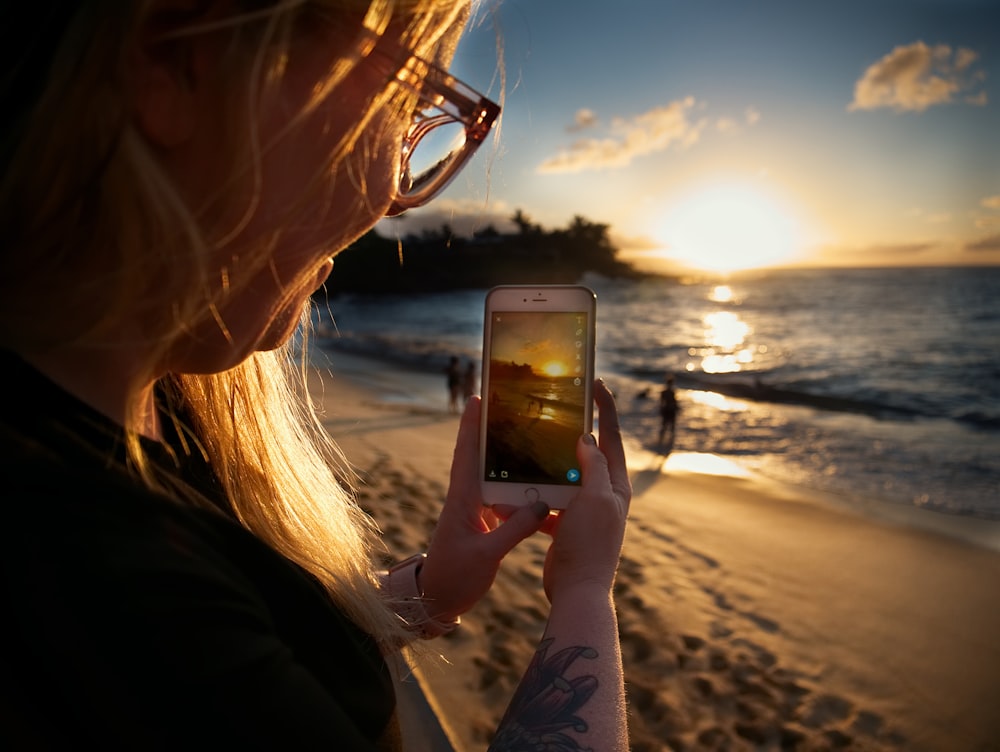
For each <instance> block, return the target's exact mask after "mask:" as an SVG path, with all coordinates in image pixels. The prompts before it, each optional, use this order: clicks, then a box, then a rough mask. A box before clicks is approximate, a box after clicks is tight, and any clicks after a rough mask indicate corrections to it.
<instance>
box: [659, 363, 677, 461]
mask: <svg viewBox="0 0 1000 752" xmlns="http://www.w3.org/2000/svg"><path fill="white" fill-rule="evenodd" d="M658 410H659V413H660V432H659V434H658V436H657V440H656V445H657V446H658V447H660V449H661V451H662V452H663V453H664V454H670V452H672V451H673V449H674V437H675V435H676V432H677V412H678V410H679V405H678V404H677V393H676V392H675V391H674V377H673V375H672V374H668V375H667V377H666V380H665V381H664V384H663V389H661V390H660V400H659V403H658Z"/></svg>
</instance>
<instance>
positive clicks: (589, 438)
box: [583, 433, 597, 445]
mask: <svg viewBox="0 0 1000 752" xmlns="http://www.w3.org/2000/svg"><path fill="white" fill-rule="evenodd" d="M583 443H584V444H592V445H593V444H597V439H595V438H594V434H592V433H585V434H584V435H583Z"/></svg>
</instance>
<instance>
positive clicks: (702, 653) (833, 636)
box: [314, 354, 1000, 752]
mask: <svg viewBox="0 0 1000 752" xmlns="http://www.w3.org/2000/svg"><path fill="white" fill-rule="evenodd" d="M332 359H333V362H332V371H333V373H332V374H330V373H327V374H325V375H324V376H323V378H322V386H320V380H319V379H317V381H316V383H315V384H314V394H316V395H317V396H318V398H319V399H320V400H321V402H322V405H323V409H324V423H325V425H326V426H327V428H328V429H329V430H330V432H331V433H332V434H333V435H334V437H335V438H336V439H337V440H338V442H339V444H340V445H341V446H342V448H343V449H344V451H345V452H346V454H347V456H348V458H349V459H350V460H351V461H352V463H353V464H354V466H355V467H356V468H357V470H358V471H359V473H360V474H361V477H362V479H363V481H364V483H363V485H362V487H361V490H360V499H361V502H362V504H363V505H364V506H365V507H366V508H367V509H369V510H370V512H371V513H372V515H373V516H374V517H375V518H376V520H377V521H378V522H379V524H380V526H381V527H382V530H383V533H384V536H385V540H386V544H387V546H388V548H389V550H390V552H392V554H393V555H394V556H395V557H396V558H397V559H402V558H405V557H406V556H409V555H410V554H412V553H414V552H417V551H420V550H423V549H424V548H425V547H426V545H427V542H428V540H429V538H430V535H431V532H432V531H433V527H434V522H435V520H436V517H437V513H438V510H439V509H440V505H441V503H442V500H443V497H444V493H445V488H446V484H447V479H448V470H449V466H450V461H451V453H452V449H453V446H454V438H455V433H456V430H457V425H458V418H457V416H454V415H449V414H448V412H447V404H446V397H445V389H444V386H443V384H441V385H438V384H437V383H436V380H435V379H433V378H432V377H428V376H426V375H424V374H409V373H406V372H404V371H400V370H399V369H397V368H395V367H393V366H390V365H387V364H385V363H381V362H379V361H369V360H364V359H359V358H355V357H353V356H352V357H347V356H341V355H339V354H338V355H334V356H332ZM629 462H630V469H631V471H632V477H633V485H634V498H633V502H632V511H631V515H630V518H631V519H630V527H629V532H628V535H627V538H626V542H625V548H624V552H623V556H622V562H621V567H620V571H619V575H618V580H617V585H616V604H617V607H618V613H619V621H620V632H621V639H622V649H623V656H624V664H625V677H626V684H627V691H628V698H629V724H630V734H631V740H632V749H634V750H667V749H670V750H694V749H705V750H779V749H793V750H830V749H858V750H918V751H919V750H931V751H937V750H942V751H943V750H963V751H964V750H989V749H996V748H997V747H996V744H997V741H996V740H997V739H998V738H1000V713H998V712H997V708H1000V680H998V677H1000V597H998V593H997V586H998V583H1000V551H998V549H1000V526H998V525H997V524H995V523H986V522H981V521H975V520H960V519H959V520H955V519H947V520H940V521H941V522H947V523H949V525H948V527H951V528H956V529H958V530H959V532H968V533H970V535H968V536H966V537H967V538H974V539H978V540H979V541H980V542H982V543H984V544H986V545H978V544H975V543H971V542H969V541H968V540H962V539H960V538H959V537H957V536H953V535H947V536H946V535H940V534H935V533H933V532H929V531H928V530H926V529H925V528H927V527H935V526H936V525H935V523H936V521H937V520H936V519H935V517H934V516H931V517H929V516H927V515H933V513H924V514H922V515H921V514H917V513H918V512H922V511H923V510H912V512H911V511H910V510H906V511H901V512H898V513H893V514H891V515H887V514H883V513H881V512H879V511H878V509H876V508H875V507H872V513H871V514H859V513H856V512H853V511H847V510H846V509H844V507H843V505H842V504H840V503H838V500H836V499H831V498H827V497H824V496H822V495H821V494H819V493H817V492H814V491H811V490H808V489H803V488H797V487H788V486H783V485H779V484H777V483H773V482H769V481H767V480H764V479H761V478H759V477H755V476H751V475H749V474H746V473H744V472H743V471H742V470H741V469H740V468H738V467H737V466H735V465H733V464H731V463H729V462H727V461H726V460H724V459H723V458H719V457H714V456H711V455H696V454H683V453H682V454H674V455H671V456H670V457H669V459H667V460H666V461H665V462H664V459H663V458H662V457H659V456H657V455H655V454H652V453H649V452H647V451H644V450H642V449H640V448H638V447H636V446H632V447H631V448H630V452H629ZM993 544H996V545H993ZM545 548H546V539H545V538H544V537H542V536H536V537H534V538H532V539H529V540H528V541H525V542H524V543H523V544H522V545H521V546H520V547H519V548H518V549H517V550H515V551H514V552H513V553H512V554H511V555H510V556H509V557H508V558H507V560H505V562H504V564H503V567H502V569H501V572H500V575H499V576H498V578H497V582H496V584H495V585H494V588H493V589H492V591H491V592H490V593H489V594H488V595H487V596H486V597H485V598H484V599H483V600H482V601H481V602H480V603H479V604H478V605H477V606H476V607H475V608H474V609H473V610H472V611H471V612H469V613H468V614H467V615H466V616H465V617H464V618H463V623H462V626H461V628H460V629H458V630H457V631H456V632H455V633H453V634H452V635H449V636H447V637H445V638H441V639H439V640H436V641H434V642H433V643H430V647H432V648H433V649H434V651H436V652H437V653H440V658H437V657H435V656H433V655H432V656H428V657H425V658H423V659H422V660H421V662H420V664H419V665H418V667H417V672H418V676H419V677H420V679H421V681H422V683H423V685H424V687H425V688H426V690H427V693H428V701H429V703H430V705H431V707H433V708H434V709H435V710H436V712H437V713H438V715H439V717H440V718H441V721H442V723H443V724H444V725H445V727H446V729H447V732H448V734H449V736H450V737H451V739H452V741H453V743H454V745H455V747H456V748H457V749H459V750H462V752H471V750H482V749H485V748H486V746H487V744H488V742H489V739H490V737H491V734H492V732H493V730H494V729H495V727H496V725H497V723H498V721H499V719H500V717H501V716H502V714H503V712H504V709H505V708H506V705H507V702H508V701H509V699H510V697H511V695H512V693H513V691H514V687H515V686H516V684H517V682H518V680H519V679H520V676H521V673H522V672H523V670H524V668H525V667H526V666H527V664H528V661H529V659H530V657H531V655H532V653H533V652H534V650H535V647H536V644H537V642H538V640H539V638H540V637H541V634H542V630H543V628H544V620H545V614H546V613H547V602H546V600H545V596H544V594H543V593H542V588H541V567H542V562H543V560H544V554H545Z"/></svg>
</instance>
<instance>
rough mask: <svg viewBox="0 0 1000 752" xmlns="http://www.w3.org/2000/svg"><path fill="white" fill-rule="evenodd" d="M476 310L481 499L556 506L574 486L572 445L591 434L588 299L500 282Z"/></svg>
mask: <svg viewBox="0 0 1000 752" xmlns="http://www.w3.org/2000/svg"><path fill="white" fill-rule="evenodd" d="M485 308H486V310H485V315H484V318H483V364H482V369H481V370H480V373H481V374H482V390H481V394H482V421H481V434H480V441H479V447H480V478H481V479H482V491H483V499H484V501H485V503H486V504H487V505H490V506H523V505H525V504H531V503H533V502H534V501H537V500H540V501H544V502H545V503H546V504H548V505H549V507H550V508H552V509H565V508H566V505H567V504H568V502H569V500H570V499H571V498H572V497H573V496H574V495H575V494H576V493H577V491H578V490H579V488H580V464H579V462H578V460H577V458H576V444H577V441H578V439H579V438H580V435H581V434H582V433H584V432H589V431H591V430H592V428H593V420H594V409H593V382H594V343H595V331H596V325H595V316H596V312H597V296H596V295H595V293H594V291H593V290H590V289H589V288H587V287H583V286H579V285H536V286H532V287H522V286H513V285H502V286H500V287H494V288H493V289H492V290H490V291H489V292H488V293H487V295H486V306H485Z"/></svg>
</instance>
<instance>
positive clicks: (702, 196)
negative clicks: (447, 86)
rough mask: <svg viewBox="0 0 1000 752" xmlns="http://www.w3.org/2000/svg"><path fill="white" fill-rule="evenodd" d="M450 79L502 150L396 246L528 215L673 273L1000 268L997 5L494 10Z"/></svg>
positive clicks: (990, 0)
mask: <svg viewBox="0 0 1000 752" xmlns="http://www.w3.org/2000/svg"><path fill="white" fill-rule="evenodd" d="M498 40H499V42H498ZM498 49H499V50H500V51H499V52H498ZM499 60H502V65H501V64H500V63H498V61H499ZM451 70H452V71H453V72H454V73H455V75H457V76H458V77H459V78H461V79H462V80H464V81H465V82H466V83H468V84H470V85H471V86H473V87H474V88H477V89H479V90H481V91H483V92H484V93H487V94H489V95H490V96H491V97H493V98H495V99H498V101H502V104H503V114H502V120H501V125H500V128H499V131H498V138H497V139H496V140H491V141H489V142H488V143H487V144H484V146H483V147H482V149H481V153H479V154H477V155H476V157H475V158H474V160H473V162H472V163H471V164H470V165H469V166H468V167H467V168H466V170H465V171H464V172H463V173H462V174H461V175H460V176H459V177H458V178H457V179H456V180H455V182H454V183H453V184H452V186H450V187H449V189H448V190H447V191H446V192H445V193H444V194H442V195H441V196H440V197H438V198H437V199H435V201H434V202H433V203H431V204H430V205H429V206H428V207H425V208H423V209H419V210H414V211H412V212H410V213H409V214H407V215H405V216H404V217H403V218H400V219H394V220H384V221H383V222H382V223H381V224H380V225H379V231H380V232H381V233H382V234H385V235H389V236H397V235H405V234H406V233H408V232H414V231H419V230H420V229H422V228H426V227H428V226H430V227H435V228H438V227H440V226H441V225H442V224H444V223H447V224H448V225H449V226H451V227H453V228H454V229H455V230H456V231H457V232H459V233H462V234H467V233H470V232H471V231H472V230H474V229H482V228H484V227H486V226H489V225H493V226H494V227H496V228H497V229H500V230H502V231H508V230H511V229H512V228H513V225H512V224H511V223H510V218H511V217H512V216H513V214H514V212H515V211H517V210H520V211H522V212H523V213H524V214H525V215H527V217H528V218H530V219H531V221H533V222H535V223H536V224H539V225H541V226H543V227H545V228H547V229H556V228H559V227H565V226H567V225H568V224H569V223H570V222H571V221H572V220H573V218H574V217H576V216H581V217H583V218H585V219H586V220H588V221H590V222H596V223H600V224H606V225H608V226H609V233H610V236H611V239H612V241H613V242H614V243H615V245H616V246H617V247H618V248H619V249H620V251H621V256H622V258H625V259H627V260H631V261H633V262H635V263H637V264H638V265H639V266H643V267H648V268H653V269H658V270H664V271H670V270H675V269H683V268H694V269H706V270H713V271H722V272H726V271H734V270H737V269H742V268H756V267H762V266H774V265H778V266H795V265H820V266H870V265H878V266H897V265H940V264H956V265H957V264H991V265H996V264H1000V0H864V1H863V2H862V1H859V0H839V1H838V2H830V1H829V0H600V1H598V0H503V1H502V2H499V3H497V2H495V1H494V0H484V2H483V3H482V4H481V5H480V6H479V8H478V9H477V12H476V14H475V16H474V18H473V20H472V21H471V22H470V25H469V29H468V30H467V33H466V35H465V37H464V38H463V40H462V42H461V43H460V45H459V49H458V51H457V53H456V57H455V60H454V61H453V64H452V68H451ZM501 71H502V73H501Z"/></svg>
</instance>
